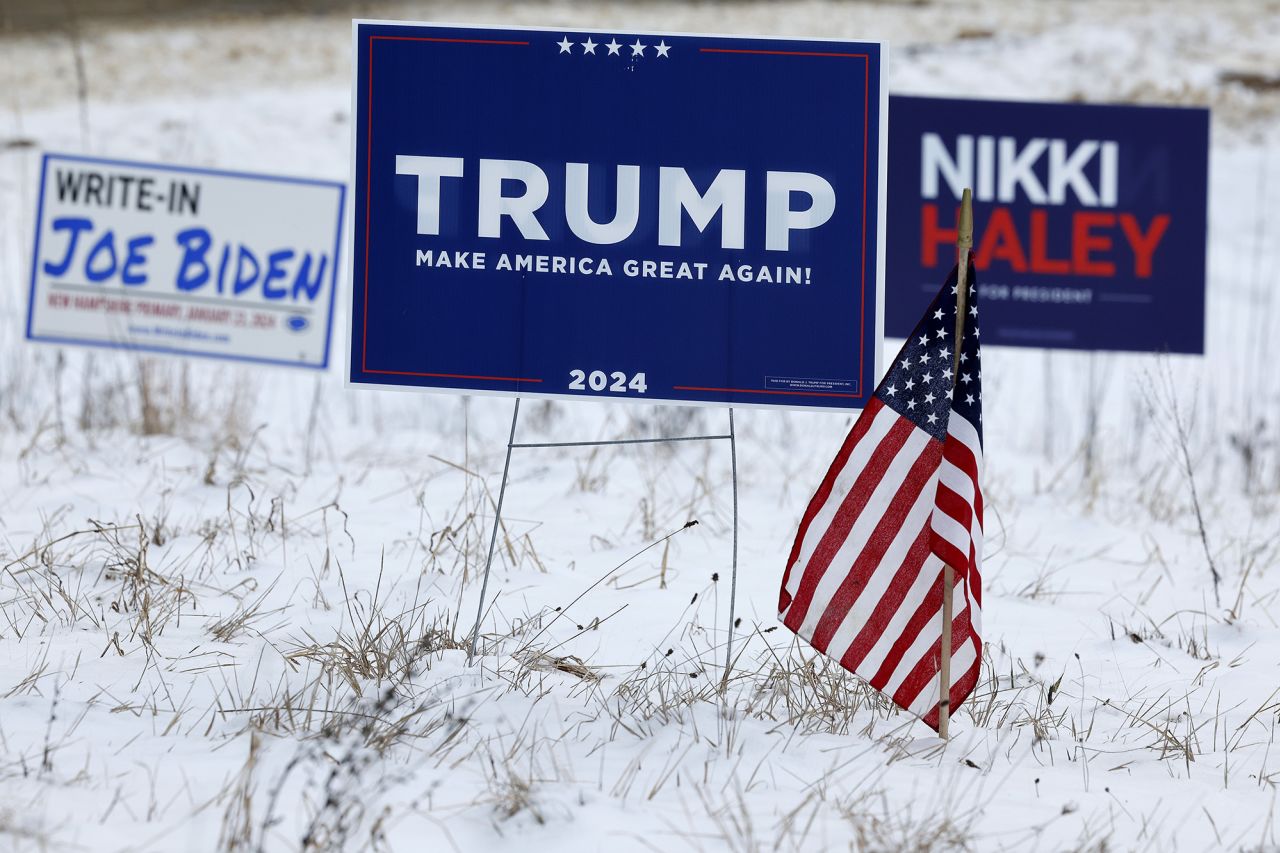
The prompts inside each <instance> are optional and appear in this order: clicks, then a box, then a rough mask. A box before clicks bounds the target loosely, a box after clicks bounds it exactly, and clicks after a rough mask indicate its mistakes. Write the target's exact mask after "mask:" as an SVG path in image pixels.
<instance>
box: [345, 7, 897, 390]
mask: <svg viewBox="0 0 1280 853" xmlns="http://www.w3.org/2000/svg"><path fill="white" fill-rule="evenodd" d="M353 35H354V56H355V69H356V73H355V79H354V87H353V100H354V115H355V122H354V128H353V137H354V139H353V144H354V148H355V157H354V158H353V169H354V174H353V183H354V186H355V198H356V202H355V205H354V207H353V216H354V228H353V229H352V231H353V241H354V247H353V255H352V264H353V282H352V312H351V320H352V327H351V336H350V350H349V378H350V381H351V382H352V383H355V384H378V385H398V386H420V387H424V388H430V389H435V390H446V391H458V392H465V393H498V394H518V395H525V396H529V395H537V396H553V397H586V398H604V399H632V400H648V401H661V402H673V403H704V404H728V405H773V406H789V407H816V408H826V409H856V408H860V407H861V406H862V405H863V403H864V402H865V401H866V400H867V399H868V396H869V395H870V394H871V392H872V391H873V390H874V388H873V386H874V380H875V377H876V376H877V370H876V361H877V356H878V354H879V352H880V343H881V328H882V319H881V310H880V295H879V294H880V288H881V271H882V269H883V265H882V262H881V256H882V235H883V229H882V228H881V227H880V223H881V211H882V197H883V189H884V180H883V175H882V173H881V164H882V163H883V157H882V152H883V148H884V139H883V134H884V132H885V111H886V109H887V100H886V96H885V89H884V83H883V79H882V69H883V54H884V48H883V46H882V45H880V44H879V43H874V42H841V41H819V40H781V39H767V38H728V37H722V36H704V35H686V34H679V33H637V32H623V31H617V30H600V31H597V30H591V31H575V30H559V29H557V30H547V29H511V28H504V29H494V28H480V27H459V26H437V25H431V24H404V23H388V22H360V21H358V22H356V23H355V26H354V33H353Z"/></svg>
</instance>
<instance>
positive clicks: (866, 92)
mask: <svg viewBox="0 0 1280 853" xmlns="http://www.w3.org/2000/svg"><path fill="white" fill-rule="evenodd" d="M698 50H699V52H700V53H747V54H759V55H762V56H830V57H837V58H843V59H861V60H862V61H863V75H862V81H863V92H862V264H861V265H860V266H861V274H862V284H861V289H862V292H861V294H860V296H859V301H858V305H859V307H860V308H861V309H862V316H861V317H860V318H859V322H858V378H859V379H861V378H862V371H863V368H864V367H865V366H866V361H867V359H866V351H867V346H866V344H867V323H866V319H867V143H868V137H867V134H868V130H867V121H868V120H869V119H870V117H871V55H870V54H866V53H819V52H817V51H804V50H746V49H738V48H728V47H703V48H699V49H698ZM880 153H881V155H882V156H883V154H884V152H883V151H882V152H880ZM672 390H674V391H722V392H731V393H737V394H802V395H806V396H811V397H852V398H854V399H855V400H856V399H861V398H863V397H868V398H869V397H870V394H869V393H867V394H828V393H819V392H816V391H770V390H762V389H759V388H695V387H692V386H687V385H673V386H672Z"/></svg>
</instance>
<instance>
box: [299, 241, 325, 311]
mask: <svg viewBox="0 0 1280 853" xmlns="http://www.w3.org/2000/svg"><path fill="white" fill-rule="evenodd" d="M328 263H329V259H328V258H327V257H326V256H324V255H321V256H320V263H319V265H318V266H317V268H316V278H315V281H314V282H311V281H308V280H307V274H308V273H310V272H311V253H310V252H307V253H306V254H305V255H303V256H302V263H301V264H299V265H298V275H297V276H296V277H295V278H294V280H293V301H294V302H297V301H298V292H299V291H301V292H303V293H305V294H306V295H307V299H308V300H309V301H311V302H314V301H315V299H316V297H317V296H319V295H320V288H322V287H324V268H325V266H326V265H327V264H328Z"/></svg>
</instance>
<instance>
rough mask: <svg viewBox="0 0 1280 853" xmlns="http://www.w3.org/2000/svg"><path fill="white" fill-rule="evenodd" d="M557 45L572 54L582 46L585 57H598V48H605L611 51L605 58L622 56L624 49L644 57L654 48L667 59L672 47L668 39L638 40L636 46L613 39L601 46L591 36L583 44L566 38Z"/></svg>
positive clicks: (656, 54) (657, 53)
mask: <svg viewBox="0 0 1280 853" xmlns="http://www.w3.org/2000/svg"><path fill="white" fill-rule="evenodd" d="M556 44H557V45H559V46H560V52H561V53H568V54H572V53H573V48H574V45H575V44H578V45H581V46H582V53H583V54H584V55H585V54H588V53H589V54H592V55H593V56H594V55H596V48H597V47H603V48H606V49H607V50H608V51H609V52H608V53H606V54H603V55H604V56H622V55H623V54H621V53H620V52H619V51H621V50H622V48H624V47H629V48H631V54H630V55H631V56H644V55H645V51H646V50H648V49H649V48H651V47H652V48H653V49H654V51H655V56H660V57H667V56H668V53H669V52H670V50H671V45H669V44H667V40H666V39H663V40H662V41H660V42H658V43H657V44H644V43H643V42H641V41H640V39H636V41H635V44H619V43H618V40H617V39H616V38H612V39H610V40H609V42H608V44H600V43H598V42H594V41H592V40H591V37H590V36H587V40H586V41H582V42H571V41H569V37H568V36H565V37H564V38H562V39H561V40H560V41H558V42H556ZM668 58H669V57H668Z"/></svg>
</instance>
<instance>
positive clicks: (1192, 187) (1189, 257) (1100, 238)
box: [886, 96, 1209, 353]
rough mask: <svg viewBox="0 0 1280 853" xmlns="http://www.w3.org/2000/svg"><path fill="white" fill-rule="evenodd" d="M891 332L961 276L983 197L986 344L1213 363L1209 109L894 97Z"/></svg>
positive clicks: (978, 243) (979, 240) (977, 235)
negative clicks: (963, 232)
mask: <svg viewBox="0 0 1280 853" xmlns="http://www.w3.org/2000/svg"><path fill="white" fill-rule="evenodd" d="M889 112H890V117H891V127H892V130H891V133H890V147H891V150H892V151H893V156H892V158H890V165H889V183H890V185H891V186H892V187H893V192H892V193H891V200H890V202H889V220H888V221H889V222H890V223H891V226H890V227H889V228H888V234H889V244H888V245H889V249H888V281H889V287H888V291H887V294H886V299H887V312H888V313H887V318H886V331H887V333H888V334H890V335H892V336H894V337H901V336H904V335H906V334H908V333H909V332H910V331H911V329H912V327H913V325H914V323H915V321H916V320H917V319H918V318H919V316H920V312H921V311H923V310H924V309H925V307H926V306H927V305H928V304H929V300H930V298H931V297H932V294H933V292H934V291H935V290H936V289H937V286H938V285H937V282H938V281H939V280H940V279H941V278H942V277H943V276H944V275H945V274H946V272H947V270H948V269H950V268H951V266H952V265H953V264H954V263H955V242H956V232H955V222H956V210H957V208H958V206H959V203H960V194H961V191H962V190H963V188H964V187H971V188H972V189H973V197H974V198H973V200H974V205H973V208H974V240H975V245H974V247H973V252H974V255H973V257H974V264H975V265H976V266H977V268H978V269H979V270H982V271H985V272H984V275H983V277H982V280H983V285H982V311H983V321H982V342H983V343H984V344H988V345H990V344H1008V345H1013V346H1030V347H1053V348H1066V349H1088V350H1129V351H1138V352H1143V351H1146V352H1152V351H1169V352H1178V353H1203V352H1204V317H1205V244H1206V237H1207V230H1206V228H1207V226H1206V206H1207V202H1208V173H1209V111H1208V110H1205V109H1192V108H1184V107H1130V106H1096V105H1085V104H1046V103H1019V102H1011V101H970V100H953V99H944V98H914V97H900V96H894V97H893V98H890V106H889Z"/></svg>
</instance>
